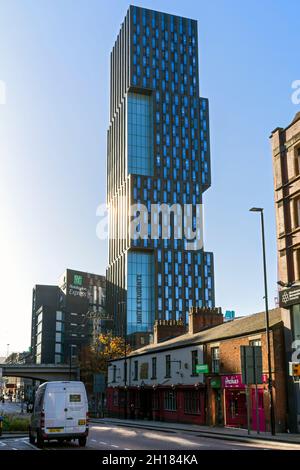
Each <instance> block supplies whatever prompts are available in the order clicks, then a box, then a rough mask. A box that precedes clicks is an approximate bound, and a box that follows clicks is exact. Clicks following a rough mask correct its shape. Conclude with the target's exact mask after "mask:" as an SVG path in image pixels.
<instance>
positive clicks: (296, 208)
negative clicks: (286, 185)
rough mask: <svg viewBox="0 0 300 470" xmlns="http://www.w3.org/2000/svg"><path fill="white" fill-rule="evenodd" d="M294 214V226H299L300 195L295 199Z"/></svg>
mask: <svg viewBox="0 0 300 470" xmlns="http://www.w3.org/2000/svg"><path fill="white" fill-rule="evenodd" d="M293 215H294V224H293V228H296V227H299V225H300V197H296V198H295V199H293Z"/></svg>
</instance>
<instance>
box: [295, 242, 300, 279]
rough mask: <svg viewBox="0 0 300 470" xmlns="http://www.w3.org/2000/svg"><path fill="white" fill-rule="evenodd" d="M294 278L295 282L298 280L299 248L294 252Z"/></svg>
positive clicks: (299, 266) (299, 271) (299, 275)
mask: <svg viewBox="0 0 300 470" xmlns="http://www.w3.org/2000/svg"><path fill="white" fill-rule="evenodd" d="M294 277H295V279H294V280H295V281H298V280H299V279H300V248H297V249H296V250H294Z"/></svg>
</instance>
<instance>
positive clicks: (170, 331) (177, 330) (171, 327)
mask: <svg viewBox="0 0 300 470" xmlns="http://www.w3.org/2000/svg"><path fill="white" fill-rule="evenodd" d="M153 333H154V336H153V342H154V344H157V343H161V342H162V341H166V340H167V339H171V338H175V336H180V335H184V334H185V333H186V327H185V325H184V323H183V321H182V320H156V322H155V323H154V332H153Z"/></svg>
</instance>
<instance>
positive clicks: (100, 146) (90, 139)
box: [0, 0, 300, 356]
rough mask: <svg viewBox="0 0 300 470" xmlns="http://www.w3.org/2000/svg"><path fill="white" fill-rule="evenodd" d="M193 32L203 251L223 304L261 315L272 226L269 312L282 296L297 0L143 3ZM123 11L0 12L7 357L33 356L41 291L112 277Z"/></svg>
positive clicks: (18, 2) (1, 330) (86, 7)
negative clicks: (203, 148)
mask: <svg viewBox="0 0 300 470" xmlns="http://www.w3.org/2000/svg"><path fill="white" fill-rule="evenodd" d="M133 3H134V4H136V5H142V6H145V7H148V8H152V9H156V10H162V11H165V12H168V13H173V14H177V15H183V16H186V17H191V18H195V19H197V20H198V22H199V24H198V29H199V52H200V87H201V90H200V93H201V95H202V96H205V97H208V98H209V100H210V125H211V158H212V186H211V188H210V189H209V191H207V192H206V193H205V196H204V204H205V224H206V225H205V249H206V250H211V251H213V252H214V254H215V283H216V305H217V306H222V307H223V309H224V310H226V309H233V310H235V311H236V312H237V314H238V315H244V314H249V313H254V312H256V311H259V310H262V309H263V307H264V301H263V277H262V259H261V241H260V225H259V217H258V215H257V214H252V213H249V212H248V209H249V208H250V207H251V206H253V205H259V206H263V207H264V208H265V217H266V236H267V238H266V242H267V250H268V253H267V254H268V258H267V263H268V276H269V294H270V295H269V297H270V304H271V305H274V298H275V296H276V294H277V286H276V281H277V275H276V238H275V213H274V203H273V176H272V164H271V153H270V147H269V135H270V132H271V131H272V130H273V129H274V128H275V127H277V126H283V127H285V126H286V125H287V124H288V123H289V122H290V121H291V119H292V118H293V117H294V115H295V113H296V112H297V111H299V110H300V105H296V104H293V103H292V100H291V95H292V92H293V90H292V88H291V84H292V82H293V81H294V80H297V79H298V80H299V79H300V70H299V56H298V46H299V42H300V28H299V2H298V1H297V0H289V1H285V0H252V1H251V2H241V1H240V0H210V1H207V0H185V1H182V0H159V1H156V0H152V1H150V0H144V1H143V2H140V1H136V2H133ZM127 7H128V2H127V1H125V0H109V1H106V0H89V1H86V0H60V1H59V0H43V1H42V2H41V1H38V0H0V81H2V85H3V82H4V83H5V85H6V104H0V268H1V269H0V295H1V297H0V298H1V302H0V320H1V321H0V356H1V355H3V354H5V353H6V349H7V346H6V345H7V344H8V343H9V344H10V351H13V350H14V351H15V350H23V349H27V348H28V346H29V345H30V325H31V295H32V287H33V285H34V284H38V283H39V284H55V283H56V282H57V279H58V277H59V275H60V274H61V273H62V272H63V270H64V269H65V268H66V267H70V268H74V269H80V270H84V271H91V272H95V273H100V274H101V273H102V274H104V273H105V267H106V262H107V246H106V242H105V241H99V240H98V239H97V237H96V225H97V222H98V219H97V217H96V209H97V206H98V204H100V203H103V202H105V185H106V182H105V161H106V131H107V127H108V104H109V55H110V51H111V48H112V46H113V43H114V41H115V38H116V35H117V33H118V30H119V27H120V24H121V22H122V20H123V17H124V16H125V13H126V10H127Z"/></svg>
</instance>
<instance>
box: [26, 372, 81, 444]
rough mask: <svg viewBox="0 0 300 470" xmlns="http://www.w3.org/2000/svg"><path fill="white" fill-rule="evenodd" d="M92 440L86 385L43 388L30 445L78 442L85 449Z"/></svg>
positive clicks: (36, 405)
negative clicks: (89, 439)
mask: <svg viewBox="0 0 300 470" xmlns="http://www.w3.org/2000/svg"><path fill="white" fill-rule="evenodd" d="M87 436H88V401H87V396H86V390H85V386H84V384H83V383H82V382H75V381H74V382H73V381H69V382H45V383H43V384H42V385H40V386H39V388H38V390H37V392H36V396H35V402H34V409H33V413H32V416H31V422H30V426H29V442H30V443H31V444H35V443H36V444H37V446H38V447H43V444H44V441H45V440H47V441H50V440H52V439H53V440H59V441H63V440H65V441H71V440H72V439H78V441H79V445H80V446H82V447H84V446H85V445H86V440H87Z"/></svg>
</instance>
